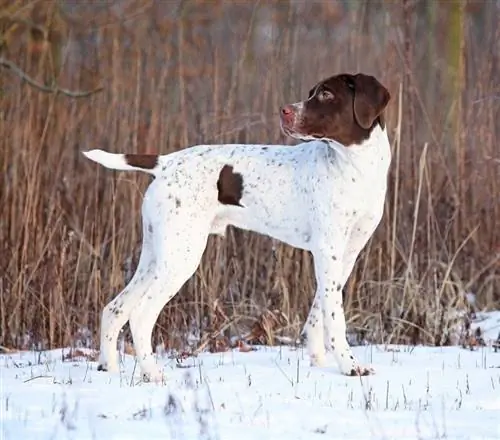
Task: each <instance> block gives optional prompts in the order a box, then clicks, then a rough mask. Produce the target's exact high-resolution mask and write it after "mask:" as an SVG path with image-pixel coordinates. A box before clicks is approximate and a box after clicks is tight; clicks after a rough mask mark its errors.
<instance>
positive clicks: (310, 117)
mask: <svg viewBox="0 0 500 440" xmlns="http://www.w3.org/2000/svg"><path fill="white" fill-rule="evenodd" d="M389 100H390V94H389V92H388V91H387V89H386V88H385V87H384V86H383V85H382V84H380V83H379V82H378V81H377V79H376V78H374V77H373V76H369V75H364V74H362V73H358V74H357V75H351V74H346V73H344V74H340V75H335V76H332V77H330V78H327V79H325V80H323V81H320V82H319V83H318V84H317V85H316V86H314V87H313V88H312V90H311V91H310V92H309V97H308V98H307V100H305V101H302V102H298V103H295V104H288V105H285V106H283V107H282V108H281V112H280V118H281V129H282V130H283V132H284V133H285V134H287V135H289V136H292V137H294V138H296V139H300V140H312V139H325V140H333V141H336V142H339V143H341V144H343V145H344V146H346V147H347V146H350V145H357V144H360V143H361V142H363V141H364V140H366V139H368V137H369V136H370V133H371V131H372V130H373V128H374V127H375V126H376V124H380V125H381V127H382V128H383V127H384V124H385V122H384V117H383V111H384V109H385V107H386V106H387V103H388V102H389Z"/></svg>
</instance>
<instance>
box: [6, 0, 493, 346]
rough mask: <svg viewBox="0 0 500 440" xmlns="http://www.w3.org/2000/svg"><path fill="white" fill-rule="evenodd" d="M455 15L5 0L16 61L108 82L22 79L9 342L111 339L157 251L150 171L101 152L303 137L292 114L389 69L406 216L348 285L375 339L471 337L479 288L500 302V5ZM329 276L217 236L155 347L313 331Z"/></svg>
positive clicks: (385, 7) (14, 162)
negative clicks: (331, 85)
mask: <svg viewBox="0 0 500 440" xmlns="http://www.w3.org/2000/svg"><path fill="white" fill-rule="evenodd" d="M58 4H60V5H62V6H60V7H58V6H57V5H58ZM453 7H455V6H454V4H453V2H441V3H435V2H433V1H430V2H429V1H419V2H406V3H405V4H399V3H397V2H382V1H377V2H375V1H371V0H370V1H359V2H353V3H349V4H347V6H344V5H343V3H342V2H340V1H339V2H337V1H332V2H320V1H316V2H309V3H306V2H291V1H285V0H280V1H277V0H274V1H268V2H254V1H245V2H227V1H222V0H212V1H210V2H209V1H180V0H179V1H169V2H147V1H122V2H113V3H101V6H99V7H98V6H91V5H90V4H89V3H84V2H81V3H80V4H79V3H78V2H76V3H75V2H72V3H68V4H65V3H64V2H59V3H56V2H24V1H16V2H14V3H12V2H3V5H2V8H1V9H0V11H3V12H2V14H1V15H0V31H1V32H2V34H0V35H2V36H3V37H2V43H1V44H0V56H3V57H4V58H8V59H9V60H11V61H13V62H15V63H17V65H19V66H20V67H21V68H22V69H24V71H25V72H26V73H28V74H29V75H31V76H32V77H33V78H35V79H37V80H39V81H41V82H43V81H45V82H46V83H47V82H49V81H52V80H53V79H54V78H55V79H56V80H57V83H58V84H59V85H61V86H64V87H66V88H71V89H80V90H86V89H92V88H94V87H96V86H98V85H100V84H102V85H103V86H104V90H103V91H102V92H101V93H98V94H95V95H92V96H90V97H89V98H84V99H71V98H68V97H65V96H63V95H61V94H60V93H59V94H45V93H42V92H40V91H39V90H37V89H36V88H33V87H30V86H28V85H26V84H25V83H22V82H21V81H20V80H19V78H18V77H17V76H16V75H13V74H12V72H9V71H7V70H6V69H3V70H0V92H1V95H0V103H1V105H0V112H1V118H0V169H1V180H0V182H1V187H0V206H1V208H2V212H1V217H0V276H1V279H0V331H1V341H0V344H2V345H8V346H18V347H20V346H36V347H44V348H45V347H55V346H61V345H66V344H70V343H74V341H75V339H81V340H82V341H85V342H84V343H90V344H92V343H93V342H92V341H95V340H96V339H95V337H96V335H97V332H98V329H99V318H100V311H101V309H102V307H103V305H104V304H105V303H106V302H107V301H109V300H110V299H111V298H112V297H113V296H114V295H116V294H117V293H118V292H119V290H120V289H121V288H123V286H124V284H125V283H126V281H127V279H129V277H130V276H131V273H132V272H133V270H134V268H135V266H136V264H137V260H138V255H139V251H140V230H141V229H140V221H141V219H140V204H141V197H142V193H143V191H144V189H145V187H146V186H147V184H148V181H149V180H148V178H147V177H146V176H144V175H141V174H139V173H137V174H136V173H123V172H117V173H114V172H111V171H109V170H104V169H102V168H100V167H98V166H95V165H93V164H92V163H90V162H88V161H86V160H85V159H84V157H83V156H82V155H81V154H80V152H81V151H82V150H86V149H90V148H96V147H98V148H104V149H107V150H110V151H116V152H141V153H144V152H159V153H168V152H171V151H174V150H177V149H180V148H185V147H188V146H190V145H193V144H196V143H219V142H269V143H280V142H287V143H289V140H287V139H285V138H284V137H283V135H282V134H281V133H280V131H279V124H278V120H277V111H278V108H279V106H280V105H282V104H283V103H286V102H293V101H296V100H298V99H301V98H302V97H304V96H305V94H306V92H307V90H308V88H309V87H310V86H311V85H313V84H314V83H316V82H317V81H318V79H320V78H321V77H324V76H327V75H331V74H334V73H337V72H341V71H364V72H368V73H372V74H375V75H376V76H377V77H378V78H379V79H380V80H381V81H382V82H383V83H384V84H385V85H386V86H387V87H388V88H389V89H390V90H391V93H392V97H393V99H392V101H391V103H390V105H389V108H388V110H387V120H388V128H389V134H390V139H391V142H392V145H393V157H394V159H393V164H392V169H391V174H390V189H389V193H388V196H387V202H386V210H385V215H384V218H383V221H382V223H381V225H380V227H379V228H378V230H377V231H376V234H375V236H374V237H373V239H372V240H371V241H370V242H369V243H368V245H367V247H366V248H365V249H364V251H363V252H362V254H361V256H360V258H359V260H358V263H357V265H356V267H355V271H354V273H353V274H352V276H351V278H350V281H349V283H348V286H347V287H346V289H345V301H346V313H347V317H348V320H349V327H350V328H351V329H352V331H354V332H356V333H357V334H358V335H361V336H362V337H364V338H366V339H368V340H371V341H378V342H414V343H415V342H422V343H431V344H446V343H453V342H454V339H453V337H454V336H453V335H452V334H451V329H452V326H453V323H454V320H455V318H456V313H454V312H459V311H463V310H464V307H466V305H465V293H466V292H473V293H475V294H477V298H478V303H479V305H480V306H488V307H498V305H499V301H500V267H499V265H500V228H499V227H498V224H499V221H500V177H499V176H500V149H499V145H500V100H499V97H498V96H499V94H500V90H499V81H498V78H499V73H500V62H499V59H498V53H500V47H499V44H500V43H499V42H500V28H498V26H497V24H498V22H499V21H500V20H499V18H500V16H499V9H498V5H497V4H495V2H480V3H477V2H469V3H468V4H467V7H466V8H465V9H463V8H462V9H460V8H459V10H458V12H457V13H455V15H453V14H451V12H450V8H453ZM16 8H17V9H16ZM453 12H455V11H453ZM450 14H451V15H450ZM457 14H458V15H457ZM450 17H453V19H450ZM457 17H458V18H457ZM35 25H36V26H37V28H36V29H35V28H34V26H35ZM33 29H35V30H33ZM37 30H38V31H37ZM457 30H458V31H460V32H458V33H457ZM456 35H458V36H459V37H456ZM7 37H8V38H7ZM456 38H459V41H458V42H457V41H455V40H456ZM7 43H8V44H7ZM454 44H455V46H454ZM456 44H458V45H459V46H458V49H457V48H456ZM457 50H458V52H457ZM453 51H455V52H453ZM457 53H458V55H457ZM450 54H452V55H453V56H452V55H450ZM456 56H458V61H456V60H457V58H456ZM453 57H455V58H453ZM450 60H451V61H450ZM457 66H458V67H457ZM457 121H458V122H459V123H457ZM314 287H315V281H314V274H313V266H312V264H311V257H310V255H309V254H308V253H307V252H304V251H300V250H297V249H293V248H291V247H288V246H286V245H283V244H281V243H279V242H277V241H274V240H272V239H270V238H268V237H264V236H259V235H257V234H255V233H252V232H247V231H241V230H236V229H234V228H230V229H229V232H228V235H227V238H226V239H221V238H216V237H211V238H210V241H209V245H208V247H207V249H206V252H205V255H204V257H203V260H202V262H201V265H200V268H199V270H198V271H197V273H196V275H195V276H194V277H193V278H192V279H190V280H189V281H188V282H187V283H186V285H185V286H184V288H183V289H182V291H181V293H180V294H179V295H178V296H176V297H175V299H174V300H172V301H171V302H170V303H169V304H168V305H167V307H166V308H165V310H164V311H163V312H162V314H161V316H160V319H159V321H158V324H157V327H156V330H157V331H156V333H155V338H156V340H159V341H164V342H165V343H166V345H167V346H170V347H179V346H182V345H183V344H185V342H186V338H185V337H184V335H185V334H186V332H189V331H193V330H195V331H201V332H202V333H207V332H212V331H214V330H217V329H219V328H220V327H224V328H225V329H226V334H228V335H236V334H243V333H245V332H246V331H248V329H250V328H251V327H252V325H254V324H255V323H256V322H259V320H260V322H261V323H262V321H263V320H264V321H266V322H268V323H269V322H271V323H274V324H273V325H274V328H273V330H272V332H271V333H273V335H278V336H279V335H282V336H283V335H288V336H292V337H296V336H297V335H298V333H299V331H300V329H301V326H302V324H303V322H304V318H305V316H306V314H307V311H308V307H309V305H310V303H311V301H312V295H313V291H314ZM278 313H279V315H280V318H279V319H276V321H273V320H272V319H271V318H270V317H272V316H277V315H278ZM263 317H267V318H265V319H264V318H263ZM89 338H90V342H89Z"/></svg>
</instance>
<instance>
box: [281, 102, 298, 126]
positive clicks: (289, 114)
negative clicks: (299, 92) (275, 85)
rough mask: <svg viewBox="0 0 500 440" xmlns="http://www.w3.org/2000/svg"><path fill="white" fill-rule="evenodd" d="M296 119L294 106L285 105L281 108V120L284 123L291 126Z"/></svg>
mask: <svg viewBox="0 0 500 440" xmlns="http://www.w3.org/2000/svg"><path fill="white" fill-rule="evenodd" d="M294 117H295V109H294V108H293V106H292V105H285V106H283V107H281V118H282V119H283V122H286V123H287V124H289V123H291V122H293V119H294Z"/></svg>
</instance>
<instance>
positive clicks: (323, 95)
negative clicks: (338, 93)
mask: <svg viewBox="0 0 500 440" xmlns="http://www.w3.org/2000/svg"><path fill="white" fill-rule="evenodd" d="M318 98H319V99H320V100H321V101H327V100H331V99H334V98H335V95H334V94H333V93H332V92H330V90H321V92H319V93H318Z"/></svg>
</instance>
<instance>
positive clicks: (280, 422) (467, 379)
mask: <svg viewBox="0 0 500 440" xmlns="http://www.w3.org/2000/svg"><path fill="white" fill-rule="evenodd" d="M354 352H355V353H356V355H357V356H359V358H360V360H361V361H362V362H364V363H369V364H371V365H373V366H374V367H375V370H376V374H375V375H373V376H367V377H362V378H359V377H358V378H352V377H344V376H341V375H340V374H339V373H338V371H337V368H336V367H335V366H333V365H334V362H333V359H331V361H332V362H331V365H332V367H328V368H312V367H310V366H309V359H308V357H307V354H306V352H305V350H304V349H303V348H297V349H294V348H287V347H258V348H257V350H256V351H251V352H240V351H238V350H233V351H230V352H224V353H216V354H210V353H206V354H205V353H204V354H201V355H200V356H198V357H197V358H188V359H186V360H184V361H183V362H182V363H181V365H182V366H183V367H185V368H180V367H179V364H178V362H177V361H176V360H175V359H170V358H168V357H163V358H159V359H158V361H159V362H161V364H162V365H164V372H165V383H164V384H163V385H155V384H145V383H142V382H140V380H139V372H138V369H137V366H136V364H135V360H134V358H133V357H132V356H129V355H125V356H124V357H123V365H122V371H121V372H120V373H117V374H110V373H106V372H97V371H96V366H97V364H96V362H94V361H91V360H89V357H90V356H89V355H90V354H92V352H91V351H90V350H81V351H80V352H73V356H72V357H71V356H70V358H69V359H68V354H71V352H70V350H69V349H66V350H53V351H46V352H22V353H11V354H4V355H1V356H0V367H1V390H0V391H1V403H0V405H1V408H0V410H1V413H0V414H1V420H2V438H3V439H5V440H9V439H16V440H17V439H23V440H30V439H37V440H38V439H41V440H45V439H55V440H60V439H75V440H80V439H110V440H111V439H120V440H127V439H185V440H191V439H207V440H208V439H220V440H225V439H235V438H239V439H242V440H247V439H248V440H249V439H252V440H253V439H259V440H264V439H276V440H281V439H287V440H292V439H311V440H314V439H326V438H327V439H398V440H402V439H438V438H447V439H499V438H500V352H498V353H495V352H494V350H493V349H492V348H491V347H480V348H477V349H476V350H474V351H471V350H468V349H463V348H459V347H447V348H435V347H434V348H429V347H419V346H417V347H406V346H382V345H378V346H360V347H354ZM75 354H82V355H83V354H87V355H86V356H80V357H78V356H76V357H75Z"/></svg>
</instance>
